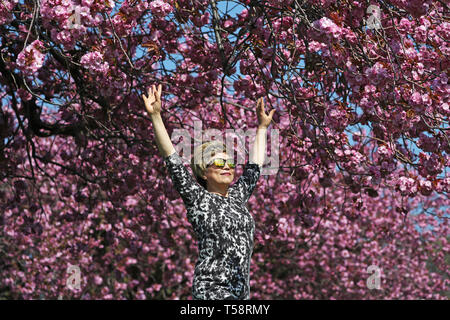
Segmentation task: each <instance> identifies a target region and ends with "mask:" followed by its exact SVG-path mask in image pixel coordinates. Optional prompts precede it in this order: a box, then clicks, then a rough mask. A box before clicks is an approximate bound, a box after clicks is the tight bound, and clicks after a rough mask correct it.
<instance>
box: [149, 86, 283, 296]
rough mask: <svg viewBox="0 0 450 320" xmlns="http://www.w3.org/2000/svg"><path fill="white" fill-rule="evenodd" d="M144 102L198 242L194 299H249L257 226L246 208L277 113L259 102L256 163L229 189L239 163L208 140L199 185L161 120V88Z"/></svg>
mask: <svg viewBox="0 0 450 320" xmlns="http://www.w3.org/2000/svg"><path fill="white" fill-rule="evenodd" d="M142 98H143V99H144V102H145V107H146V109H147V112H148V114H149V115H150V118H151V121H152V123H153V130H154V132H155V139H156V143H157V145H158V149H159V152H160V154H161V155H162V157H163V159H164V162H165V164H166V166H167V168H168V171H169V174H170V177H171V179H172V182H173V185H174V187H175V189H176V190H177V191H178V193H179V194H180V196H181V198H182V199H183V202H184V204H185V207H186V210H187V217H188V220H189V222H190V223H191V225H192V227H193V229H194V231H195V233H196V236H197V239H198V245H199V259H198V261H197V263H196V265H195V273H194V280H193V286H192V296H193V298H194V299H215V300H217V299H220V300H223V299H249V298H250V260H251V255H252V252H253V236H254V230H255V222H254V220H253V217H252V216H251V215H250V213H249V211H248V209H247V207H246V203H247V201H248V199H249V198H250V195H251V194H252V192H253V189H254V188H255V186H256V183H257V181H258V178H259V176H260V170H261V167H262V165H263V163H264V153H265V149H266V131H267V127H268V126H269V124H270V122H271V121H272V115H273V113H274V112H275V109H273V110H271V112H270V113H269V115H266V114H265V112H264V101H263V99H262V98H260V99H259V100H258V103H257V115H258V123H259V125H258V129H257V133H256V140H255V143H254V150H253V152H252V153H251V155H252V158H251V159H250V161H249V162H248V163H247V164H246V165H245V166H244V171H243V174H242V176H241V177H240V178H239V179H238V181H237V182H236V183H235V184H233V185H231V186H230V184H231V182H232V181H233V179H234V163H233V157H231V156H229V155H228V152H227V150H226V148H225V147H224V145H223V144H221V143H218V142H216V141H209V142H206V143H204V144H202V145H201V146H200V147H198V148H197V150H196V151H195V152H194V156H193V158H192V160H191V168H192V171H193V172H194V174H195V177H196V180H197V181H196V180H194V179H193V178H192V176H191V174H190V173H189V172H188V170H187V169H186V168H185V166H184V165H183V162H182V160H181V158H180V156H179V155H178V153H177V152H176V150H175V149H174V147H173V145H172V142H171V141H170V138H169V135H168V133H167V131H166V128H165V126H164V123H163V121H162V118H161V114H160V112H161V85H158V90H157V89H156V87H155V85H153V86H152V88H149V89H148V97H146V96H145V95H142ZM196 154H197V155H198V158H197V157H196V156H195V155H196ZM205 155H207V156H206V157H205ZM233 155H234V153H233ZM194 159H200V162H199V163H196V162H195V161H194Z"/></svg>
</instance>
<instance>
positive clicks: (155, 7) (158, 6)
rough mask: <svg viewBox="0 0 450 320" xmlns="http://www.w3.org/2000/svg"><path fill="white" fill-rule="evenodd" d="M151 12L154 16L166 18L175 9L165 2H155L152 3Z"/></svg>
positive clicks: (157, 0)
mask: <svg viewBox="0 0 450 320" xmlns="http://www.w3.org/2000/svg"><path fill="white" fill-rule="evenodd" d="M150 10H151V11H152V13H153V14H154V15H156V16H159V17H164V16H166V15H168V14H169V13H170V12H172V10H173V7H172V6H171V5H170V4H169V3H167V2H165V1H163V0H154V1H152V2H150Z"/></svg>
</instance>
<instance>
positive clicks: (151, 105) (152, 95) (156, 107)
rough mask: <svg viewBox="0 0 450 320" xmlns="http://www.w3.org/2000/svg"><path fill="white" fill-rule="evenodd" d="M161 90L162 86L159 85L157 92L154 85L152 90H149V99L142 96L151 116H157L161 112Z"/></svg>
mask: <svg viewBox="0 0 450 320" xmlns="http://www.w3.org/2000/svg"><path fill="white" fill-rule="evenodd" d="M161 88H162V86H161V84H159V85H158V90H156V86H155V85H152V87H151V88H148V97H146V96H145V94H143V95H142V99H144V103H145V108H146V109H147V112H148V114H149V115H155V114H159V113H160V112H161Z"/></svg>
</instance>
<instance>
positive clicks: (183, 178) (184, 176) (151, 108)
mask: <svg viewBox="0 0 450 320" xmlns="http://www.w3.org/2000/svg"><path fill="white" fill-rule="evenodd" d="M142 98H143V99H144V102H145V108H146V109H147V112H148V114H149V115H150V118H151V120H152V123H153V130H154V132H155V139H156V144H157V145H158V149H159V153H160V154H161V156H162V157H163V160H164V163H165V164H166V167H167V169H168V171H169V175H170V178H171V179H172V182H173V185H174V188H175V189H176V190H177V191H178V193H179V194H180V196H181V198H182V199H183V201H184V203H185V204H186V206H194V205H195V204H196V203H197V202H198V200H200V199H201V197H202V196H203V194H204V192H205V191H204V188H203V187H202V186H200V185H199V184H198V182H196V181H195V180H194V179H193V177H192V176H191V174H190V173H189V171H188V170H187V169H186V168H185V166H184V164H183V160H182V159H181V157H180V155H179V154H178V153H177V152H176V150H175V148H174V147H173V145H172V141H171V140H170V137H169V134H168V133H167V130H166V127H165V126H164V123H163V121H162V118H161V114H160V112H161V85H158V90H156V87H155V86H154V85H153V86H152V88H149V89H148V97H146V96H145V95H142ZM189 214H192V212H190V213H189ZM189 218H190V219H192V218H193V217H192V216H190V217H189Z"/></svg>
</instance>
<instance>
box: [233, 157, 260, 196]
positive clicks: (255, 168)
mask: <svg viewBox="0 0 450 320" xmlns="http://www.w3.org/2000/svg"><path fill="white" fill-rule="evenodd" d="M260 174H261V168H260V166H259V165H258V164H256V163H249V162H247V163H246V164H245V166H244V171H243V173H242V175H241V176H240V177H239V179H238V180H237V181H236V183H235V186H234V187H235V188H236V189H237V191H238V192H239V195H240V197H241V199H242V201H243V202H244V203H245V202H247V201H248V199H249V198H250V196H251V195H252V193H253V190H254V189H255V187H256V183H257V182H258V179H259V176H260Z"/></svg>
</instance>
